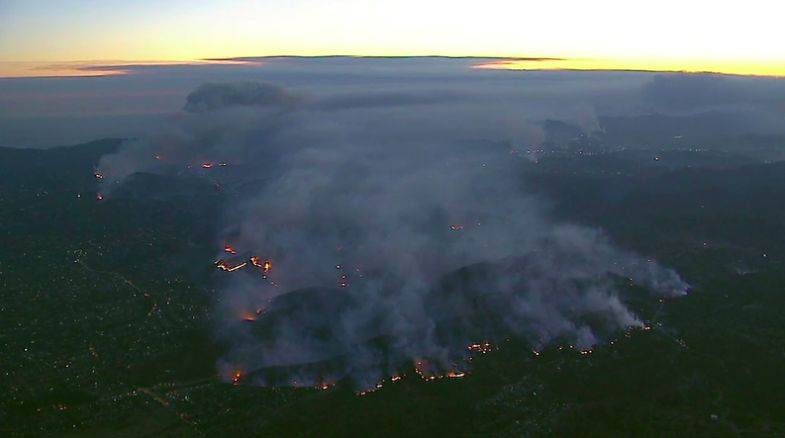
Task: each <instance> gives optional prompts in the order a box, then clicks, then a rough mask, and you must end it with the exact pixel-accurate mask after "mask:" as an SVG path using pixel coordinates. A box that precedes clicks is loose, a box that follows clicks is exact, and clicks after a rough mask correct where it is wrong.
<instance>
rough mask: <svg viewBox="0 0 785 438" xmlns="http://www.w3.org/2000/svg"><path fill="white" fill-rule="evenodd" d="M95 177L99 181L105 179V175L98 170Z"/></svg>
mask: <svg viewBox="0 0 785 438" xmlns="http://www.w3.org/2000/svg"><path fill="white" fill-rule="evenodd" d="M94 175H95V177H96V178H98V179H104V174H103V173H101V172H99V171H97V170H96V171H95V173H94Z"/></svg>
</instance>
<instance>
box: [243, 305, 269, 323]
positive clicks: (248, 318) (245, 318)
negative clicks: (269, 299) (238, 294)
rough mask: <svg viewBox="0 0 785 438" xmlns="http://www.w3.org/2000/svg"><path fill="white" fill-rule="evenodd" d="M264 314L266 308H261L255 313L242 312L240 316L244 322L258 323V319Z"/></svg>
mask: <svg viewBox="0 0 785 438" xmlns="http://www.w3.org/2000/svg"><path fill="white" fill-rule="evenodd" d="M262 313H264V308H262V307H259V308H257V309H256V310H255V311H253V312H251V311H245V312H242V314H241V315H240V318H241V319H242V320H243V321H248V322H254V321H256V318H258V317H259V315H261V314H262Z"/></svg>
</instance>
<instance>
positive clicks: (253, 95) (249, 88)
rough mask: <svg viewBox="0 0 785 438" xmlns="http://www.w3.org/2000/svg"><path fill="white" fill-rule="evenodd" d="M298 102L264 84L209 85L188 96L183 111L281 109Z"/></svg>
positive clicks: (296, 99)
mask: <svg viewBox="0 0 785 438" xmlns="http://www.w3.org/2000/svg"><path fill="white" fill-rule="evenodd" d="M298 100H299V99H298V97H297V96H294V95H291V94H289V93H287V92H286V91H285V90H283V89H281V88H280V87H276V86H274V85H270V84H265V83H259V82H239V83H210V84H204V85H201V86H200V87H199V88H197V89H196V90H195V91H193V92H192V93H191V94H189V95H188V97H187V98H186V103H185V108H184V109H185V111H188V112H194V113H197V112H205V111H215V110H218V109H221V108H224V107H228V106H241V105H245V106H273V107H283V106H291V105H296V104H297V102H298Z"/></svg>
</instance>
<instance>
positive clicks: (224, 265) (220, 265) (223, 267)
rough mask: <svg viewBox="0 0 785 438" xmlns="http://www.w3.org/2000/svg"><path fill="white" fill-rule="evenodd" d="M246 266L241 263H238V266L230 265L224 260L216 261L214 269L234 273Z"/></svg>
mask: <svg viewBox="0 0 785 438" xmlns="http://www.w3.org/2000/svg"><path fill="white" fill-rule="evenodd" d="M247 264H248V262H242V263H239V264H236V265H235V264H232V263H230V262H227V261H226V260H218V261H217V262H215V267H216V268H218V269H220V270H222V271H226V272H234V271H236V270H238V269H242V268H244V267H245V265H247Z"/></svg>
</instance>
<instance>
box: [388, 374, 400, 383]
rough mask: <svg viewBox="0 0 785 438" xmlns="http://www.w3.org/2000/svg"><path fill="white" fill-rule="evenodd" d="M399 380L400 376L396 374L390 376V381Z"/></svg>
mask: <svg viewBox="0 0 785 438" xmlns="http://www.w3.org/2000/svg"><path fill="white" fill-rule="evenodd" d="M399 380H401V376H399V375H397V374H396V375H393V376H392V377H390V381H392V382H397V381H399Z"/></svg>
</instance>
